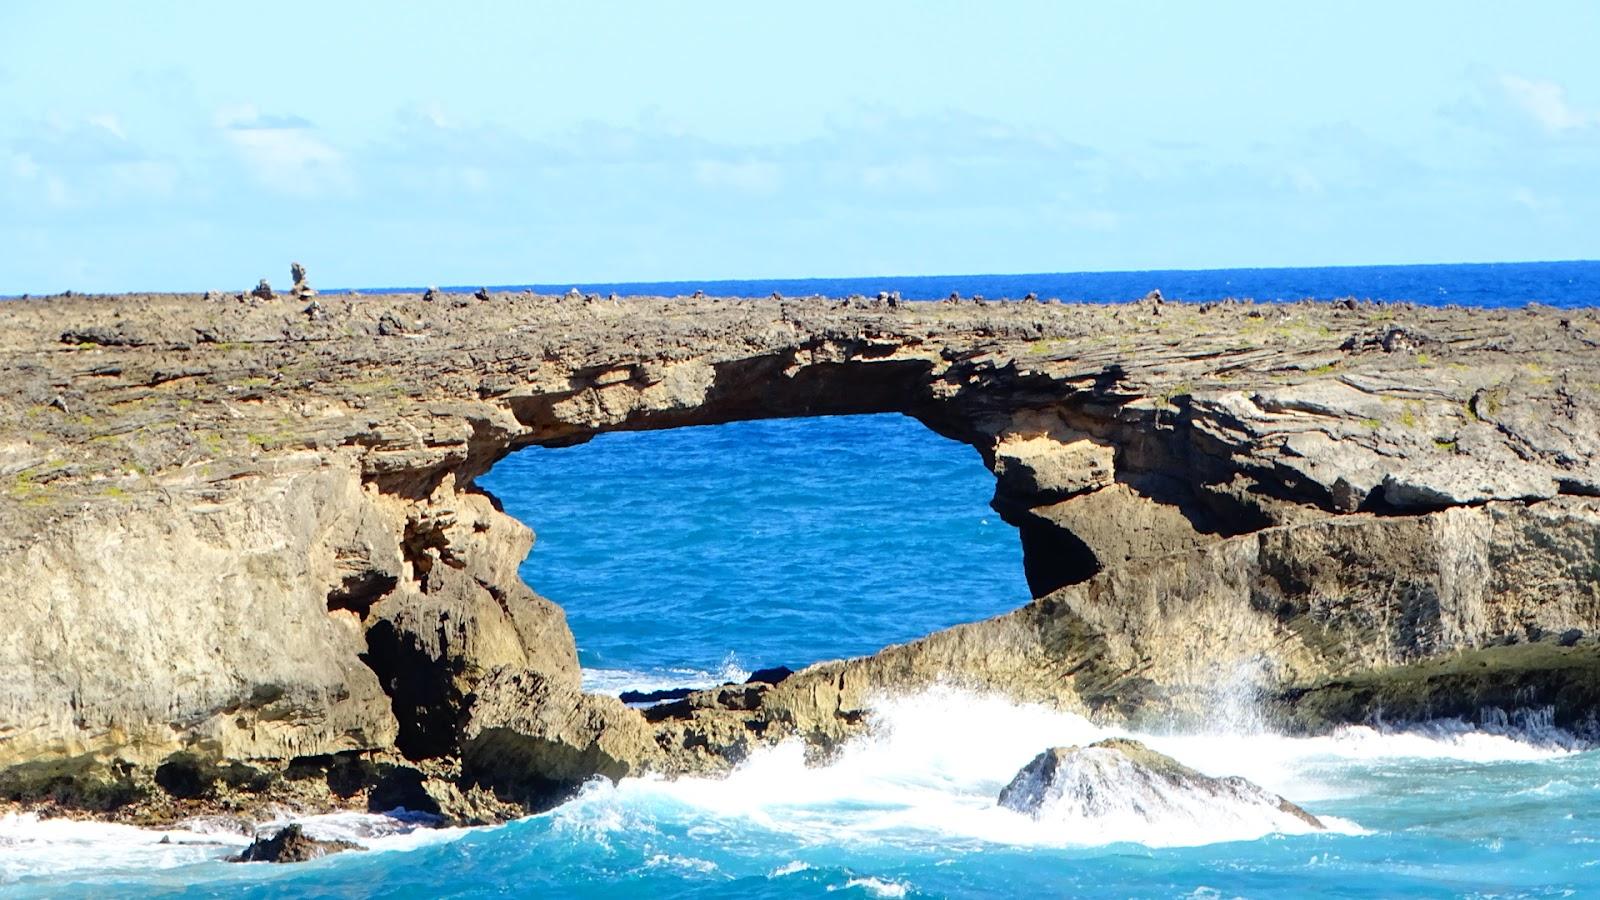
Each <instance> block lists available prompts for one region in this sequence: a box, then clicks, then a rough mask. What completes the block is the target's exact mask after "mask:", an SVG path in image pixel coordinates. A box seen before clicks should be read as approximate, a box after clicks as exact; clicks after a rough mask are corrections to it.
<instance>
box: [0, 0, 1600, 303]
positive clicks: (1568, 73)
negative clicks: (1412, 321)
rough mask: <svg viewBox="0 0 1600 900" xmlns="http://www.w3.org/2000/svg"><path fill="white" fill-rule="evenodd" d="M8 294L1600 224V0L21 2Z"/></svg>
mask: <svg viewBox="0 0 1600 900" xmlns="http://www.w3.org/2000/svg"><path fill="white" fill-rule="evenodd" d="M0 35H3V37H0V294H17V293H24V292H32V293H47V292H56V291H62V290H77V291H109V290H157V289H164V290H207V289H225V290H239V289H242V288H244V287H247V286H249V285H253V284H254V283H255V281H256V279H258V278H261V277H268V278H270V279H272V280H273V281H274V282H275V283H276V282H278V281H286V280H287V274H288V265H289V262H290V261H291V260H299V261H301V262H303V263H305V265H306V266H307V268H308V269H309V270H310V272H311V274H312V278H313V282H314V283H315V284H317V285H318V286H322V287H357V286H361V287H377V286H421V285H432V284H440V285H445V284H469V285H470V284H516V283H547V284H548V283H565V282H572V283H582V282H586V281H589V282H594V281H629V280H651V281H653V280H695V279H720V278H763V277H774V278H775V277H810V276H817V277H825V276H829V277H831V276H851V275H862V276H868V275H923V274H975V273H1007V272H1015V273H1026V272H1062V271H1105V270H1122V269H1169V268H1223V267H1253V266H1300V265H1361V264H1384V263H1413V262H1488V261H1512V260H1551V259H1594V258H1600V224H1597V223H1600V57H1597V55H1596V44H1595V41H1596V36H1597V35H1600V3H1595V2H1593V0H1546V2H1541V3H1537V4H1509V3H1504V2H1492V3H1491V2H1476V0H1455V2H1432V0H1418V2H1408V3H1393V2H1382V3H1379V2H1343V3H1323V4H1290V3H1281V2H1270V3H1269V2H1249V3H1246V2H1226V0H1221V2H1213V3H1193V2H1166V3H1163V2H1127V3H1105V2H1100V3H1094V4H1083V3H1072V2H1065V0H1057V2H1049V0H1041V2H1009V3H1008V2H995V3H988V4H978V3H944V2H937V0H925V2H916V3H909V2H892V0H888V2H875V3H862V2H859V0H857V2H849V3H843V2H838V3H836V2H827V0H811V2H806V3H791V4H772V3H751V2H697V3H687V2H666V0H662V2H643V0H641V2H637V3H618V2H607V0H591V2H584V3H571V2H566V3H543V2H523V3H509V2H508V3H477V2H470V0H457V2H454V3H450V4H442V3H398V2H385V3H367V2H345V3H326V2H319V3H297V2H274V3H261V4H224V3H214V4H201V3H177V2H160V0H147V2H142V3H139V4H127V3H116V4H112V3H105V4H95V3H88V2H77V3H74V2H68V0H48V2H34V0H9V2H6V3H4V4H0Z"/></svg>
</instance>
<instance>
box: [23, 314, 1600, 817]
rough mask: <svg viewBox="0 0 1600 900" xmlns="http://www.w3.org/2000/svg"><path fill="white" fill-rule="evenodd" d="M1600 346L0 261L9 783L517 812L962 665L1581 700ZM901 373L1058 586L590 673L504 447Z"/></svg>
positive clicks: (766, 737)
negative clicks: (999, 611)
mask: <svg viewBox="0 0 1600 900" xmlns="http://www.w3.org/2000/svg"><path fill="white" fill-rule="evenodd" d="M1597 348H1600V315H1597V313H1596V311H1595V310H1592V309H1585V310H1553V309H1544V308H1529V309H1500V310H1460V309H1449V308H1428V307H1414V306H1409V305H1404V304H1400V305H1380V304H1367V303H1358V302H1355V301H1347V302H1340V303H1334V304H1313V303H1303V304H1252V303H1247V302H1246V303H1232V302H1230V303H1222V304H1204V305H1191V304H1175V303H1162V302H1159V298H1151V299H1149V300H1147V301H1145V302H1142V303H1135V304H1127V305H1115V306H1111V305H1078V304H1057V303H1049V302H1037V301H1017V302H998V303H984V304H980V303H974V302H946V303H901V302H898V301H897V299H896V298H893V297H887V298H878V299H865V298H850V299H826V298H809V299H782V298H772V299H762V300H752V299H740V298H699V297H697V298H601V297H596V296H584V295H581V294H569V295H567V296H562V297H551V296H534V295H532V294H507V293H495V292H489V291H482V292H479V293H478V294H476V295H468V294H459V295H458V294H445V293H440V292H429V293H428V294H427V295H425V296H424V295H391V296H342V295H323V296H320V297H315V298H312V297H311V296H310V295H309V294H302V295H294V296H277V295H271V294H270V292H263V295H261V296H257V295H253V294H246V295H238V296H234V295H225V296H222V297H215V296H210V297H202V296H198V295H126V296H116V297H54V298H41V299H29V300H15V301H7V302H5V303H0V377H3V378H4V383H5V384H7V385H8V386H9V388H8V390H7V391H6V392H5V393H4V394H3V395H0V422H4V423H5V424H4V425H0V576H3V577H4V578H5V580H6V582H7V583H8V584H9V585H11V587H12V598H11V614H10V615H9V616H7V617H6V619H5V620H4V622H3V624H0V684H4V685H5V686H6V690H5V691H4V692H3V694H0V803H5V804H11V805H13V806H16V807H20V808H27V809H35V810H41V811H45V812H51V813H57V814H67V815H91V816H95V817H103V818H112V819H118V820H122V821H131V822H139V823H144V824H160V823H165V822H172V821H176V820H178V819H182V818H185V817H188V816H192V815H197V814H224V815H230V816H237V817H240V818H252V817H255V818H261V817H264V816H263V815H262V814H263V813H264V812H265V811H272V810H280V809H291V810H297V811H304V812H311V811H322V810H331V809H344V808H357V809H364V808H371V809H388V808H392V807H395V806H405V807H407V808H408V809H413V810H420V811H425V812H431V813H436V814H438V815H439V816H441V820H442V821H447V822H460V823H479V822H492V821H499V820H502V819H505V818H507V817H511V816H515V815H520V814H524V813H526V812H528V811H533V810H539V809H543V808H547V807H548V806H550V805H551V804H553V803H556V802H559V801H560V800H561V799H562V798H563V797H565V796H567V795H568V794H569V793H570V792H571V791H572V790H573V789H574V788H575V787H576V786H577V785H578V784H580V783H582V782H583V781H584V780H586V779H588V778H591V777H593V776H596V775H601V776H606V777H612V778H616V777H622V776H625V775H632V774H639V773H643V772H659V773H664V774H668V775H671V774H680V773H687V772H695V773H704V772H715V771H721V770H724V769H726V768H727V767H728V766H730V765H732V764H733V763H734V762H736V761H737V760H738V759H740V758H741V757H742V756H743V755H744V754H746V753H748V752H749V750H750V749H752V748H753V747H756V746H759V745H761V744H764V743H768V742H772V741H775V740H780V739H783V738H786V737H791V736H795V737H800V738H803V739H805V740H806V741H808V742H809V744H810V746H812V747H813V748H814V749H815V752H816V754H817V755H818V756H819V757H821V756H825V755H826V754H827V753H828V751H829V749H830V748H832V747H834V746H836V745H837V743H838V742H839V741H841V740H843V739H845V738H847V737H849V736H850V735H852V734H855V733H858V732H859V731H860V729H862V728H863V727H864V725H865V722H866V720H867V712H868V708H869V701H870V698H871V697H872V696H873V695H874V694H875V693H878V692H882V691H893V690H900V689H906V688H914V687H918V686H924V685H931V684H935V683H958V684H966V685H972V686H976V687H981V688H984V689H988V690H995V691H1000V692H1003V693H1005V694H1008V695H1010V696H1012V697H1015V698H1017V699H1019V700H1025V701H1032V702H1040V703H1046V704H1049V705H1052V706H1055V707H1058V708H1062V709H1068V710H1073V711H1078V712H1082V713H1084V714H1085V715H1088V716H1090V717H1091V718H1094V719H1096V720H1100V721H1114V722H1127V723H1146V722H1165V723H1170V722H1173V721H1186V720H1188V721H1195V720H1199V721H1203V720H1205V719H1206V718H1207V717H1209V716H1213V715H1215V711H1216V709H1217V708H1218V706H1219V704H1221V703H1222V702H1223V701H1224V697H1223V695H1224V694H1229V693H1230V692H1231V693H1232V694H1236V693H1237V692H1238V691H1240V690H1244V691H1246V692H1247V693H1249V695H1250V696H1251V698H1252V699H1255V700H1259V701H1260V705H1261V707H1262V709H1263V710H1264V715H1266V716H1267V717H1268V719H1269V720H1270V721H1271V722H1272V723H1273V724H1275V725H1277V726H1279V727H1284V728H1288V729H1292V730H1299V731H1306V732H1319V731H1324V730H1327V729H1329V728H1331V727H1335V726H1337V725H1339V724H1342V723H1347V722H1363V721H1373V720H1377V719H1383V720H1386V721H1405V720H1418V719H1426V718H1432V717H1462V718H1465V719H1467V720H1469V721H1488V720H1490V719H1493V718H1494V717H1495V716H1505V715H1508V714H1515V713H1517V711H1527V710H1537V711H1540V713H1541V714H1542V715H1543V716H1544V717H1545V719H1546V720H1548V721H1549V722H1550V723H1551V724H1554V725H1558V726H1561V727H1565V728H1568V729H1571V730H1574V731H1576V732H1580V733H1590V734H1593V733H1595V732H1597V731H1600V727H1597V725H1596V719H1595V709H1596V700H1597V699H1600V697H1597V695H1596V691H1597V690H1600V643H1597V640H1596V638H1597V637H1600V464H1597V457H1600V414H1597V409H1600V402H1597V401H1600V352H1597ZM885 412H898V413H904V414H907V415H911V416H914V417H915V418H917V419H919V420H920V421H922V422H923V423H925V424H926V425H928V427H930V428H932V429H934V430H936V431H938V432H939V433H941V434H944V435H946V436H948V437H952V438H955V439H957V440H961V441H964V442H966V443H969V444H971V445H972V446H974V447H976V448H977V449H978V450H979V452H980V453H981V454H982V456H983V459H984V462H985V463H986V464H987V465H988V466H989V468H990V469H991V470H992V471H993V472H994V473H995V476H996V493H995V499H994V506H995V508H996V509H997V510H998V511H999V512H1000V513H1001V515H1002V516H1003V517H1004V518H1005V519H1006V521H1007V522H1009V523H1011V524H1012V525H1014V526H1015V527H1017V528H1018V529H1019V531H1020V534H1021V536H1022V542H1023V550H1024V557H1025V562H1026V567H1027V575H1028V581H1029V584H1030V586H1031V588H1032V589H1033V592H1034V594H1035V596H1036V599H1035V600H1034V601H1033V602H1031V603H1030V604H1028V605H1027V606H1025V607H1023V608H1021V609H1019V610H1017V611H1015V612H1012V613H1009V614H1007V615H1004V616H1000V617H998V618H995V619H992V620H987V621H983V622H976V623H971V624H968V625H962V626H958V627H956V628H952V629H949V630H947V631H943V632H939V633H937V634H934V635H930V636H928V637H926V638H924V639H922V640H919V641H915V642H912V643H909V644H905V645H899V646H895V647H889V648H886V649H884V650H883V651H882V652H880V653H878V654H875V655H873V656H871V657H865V658H861V659H856V660H844V661H837V662H830V663H822V664H818V665H815V666H812V667H809V668H807V669H805V670H803V671H800V672H797V673H794V674H793V675H790V676H788V677H784V678H781V679H778V678H774V679H773V680H772V682H770V683H769V682H758V683H754V684H746V685H729V686H724V687H722V688H716V689H712V690H706V691H697V692H693V693H690V694H689V695H688V696H685V697H682V698H676V699H672V700H670V701H669V702H666V703H662V704H659V705H657V706H654V707H651V708H649V709H647V710H643V711H640V710H636V709H632V708H630V707H628V706H626V705H624V704H623V703H622V702H621V701H619V700H617V699H615V698H611V697H603V696H596V695H589V694H584V693H583V692H582V691H581V688H580V682H579V673H578V667H577V657H576V653H575V650H574V646H573V641H572V635H571V633H570V631H569V630H568V629H567V626H566V622H565V619H564V616H563V615H562V612H561V610H560V608H559V606H557V605H556V604H555V603H552V602H550V601H549V600H547V599H545V598H543V597H540V596H539V595H537V594H536V593H534V592H533V590H532V589H530V588H529V586H527V585H525V584H523V583H522V582H521V580H520V579H519V577H518V575H517V568H518V565H519V563H520V562H521V560H522V559H523V557H524V556H525V555H526V553H527V551H528V549H529V547H530V546H531V543H532V540H533V535H532V532H531V531H530V530H529V528H528V527H527V526H526V525H524V524H523V523H520V522H517V521H515V520H513V519H511V518H510V517H509V516H507V515H505V514H504V513H503V512H502V511H501V510H500V508H499V505H498V503H497V502H496V501H495V499H494V498H493V497H491V496H489V495H487V494H486V493H484V492H483V491H481V490H480V489H478V488H476V487H475V486H474V484H473V479H474V478H476V477H477V476H479V475H481V474H483V473H484V472H486V471H488V469H489V468H490V467H491V466H492V465H493V464H494V463H495V462H496V461H497V460H499V459H500V458H503V457H504V456H505V455H506V454H508V453H511V452H514V451H515V450H517V449H519V448H522V447H527V446H532V445H545V446H560V445H566V444H572V443H576V442H581V441H583V440H587V439H588V438H590V437H593V436H594V435H595V434H598V433H601V432H604V431H609V430H621V429H651V428H670V427H677V426H682V425H695V424H712V423H718V422H727V421H733V420H738V419H749V418H761V417H781V416H801V415H827V414H845V413H885ZM532 524H535V525H536V524H537V523H536V522H535V523H532Z"/></svg>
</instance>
